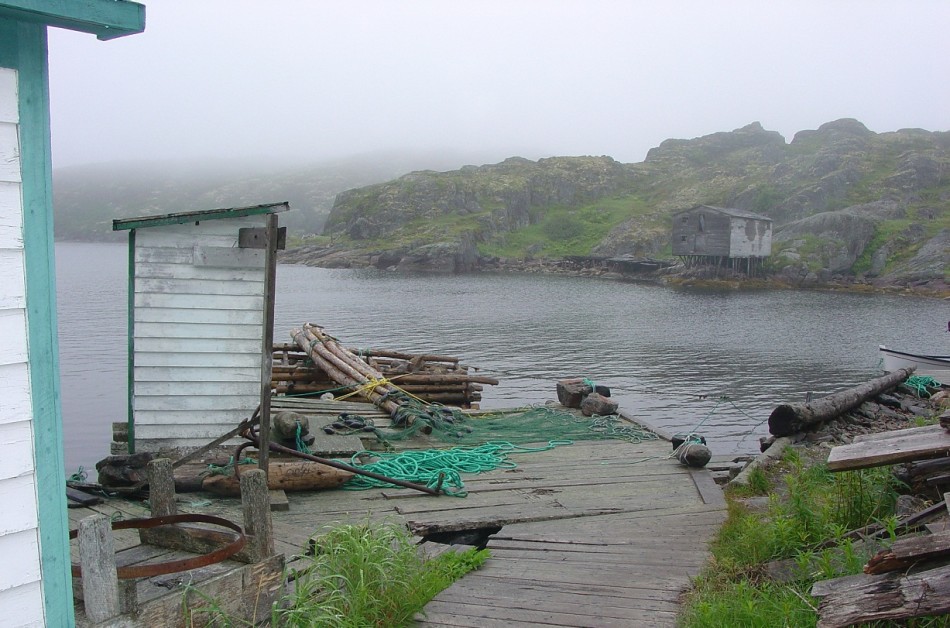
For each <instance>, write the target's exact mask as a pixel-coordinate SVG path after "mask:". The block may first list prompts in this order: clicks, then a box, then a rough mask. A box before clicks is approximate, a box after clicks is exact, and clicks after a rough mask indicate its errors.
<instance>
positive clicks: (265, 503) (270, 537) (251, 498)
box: [241, 469, 274, 562]
mask: <svg viewBox="0 0 950 628" xmlns="http://www.w3.org/2000/svg"><path fill="white" fill-rule="evenodd" d="M241 506H242V508H243V511H244V532H245V534H247V535H248V545H247V551H248V554H249V557H250V558H251V560H252V561H254V562H261V561H263V560H265V559H267V558H269V557H271V556H273V555H274V531H273V526H272V523H271V514H270V494H269V493H268V489H267V475H266V474H265V473H264V471H263V470H261V469H254V470H251V471H245V472H244V473H242V474H241Z"/></svg>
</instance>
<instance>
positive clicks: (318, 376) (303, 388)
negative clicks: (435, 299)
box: [271, 323, 498, 412]
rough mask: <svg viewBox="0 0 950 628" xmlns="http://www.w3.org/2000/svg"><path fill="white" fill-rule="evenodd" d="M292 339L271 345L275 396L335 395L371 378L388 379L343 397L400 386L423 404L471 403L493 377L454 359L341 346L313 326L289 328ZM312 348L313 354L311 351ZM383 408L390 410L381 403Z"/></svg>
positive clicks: (360, 397) (372, 396)
mask: <svg viewBox="0 0 950 628" xmlns="http://www.w3.org/2000/svg"><path fill="white" fill-rule="evenodd" d="M291 336H292V337H293V338H294V339H295V342H294V343H287V344H277V345H275V346H274V365H273V370H272V375H271V385H272V386H273V392H274V394H278V395H315V396H316V395H319V394H320V393H322V392H324V391H332V394H333V396H334V397H336V398H340V397H343V396H344V395H347V394H348V393H350V392H352V391H353V390H356V389H357V388H361V387H365V383H366V382H367V381H371V380H386V381H387V382H388V383H387V384H385V385H383V386H377V387H376V388H375V389H373V390H369V389H367V390H364V391H363V392H361V393H358V394H357V395H354V396H352V397H348V398H347V400H348V401H368V402H371V403H376V405H379V404H378V403H377V402H378V401H379V398H380V397H382V396H384V395H386V393H387V392H390V393H391V392H392V391H395V390H396V389H397V387H398V389H401V390H403V391H405V392H407V393H410V394H412V395H413V396H416V397H418V398H420V399H422V400H423V401H426V402H429V403H441V404H445V405H451V406H458V407H462V408H477V407H478V402H479V401H481V398H482V395H481V393H482V390H483V386H484V385H485V384H488V385H497V384H498V380H497V379H494V378H492V377H482V376H479V375H474V374H471V373H470V372H469V371H470V370H471V369H470V367H468V366H465V365H462V364H460V361H459V358H455V357H450V356H444V355H430V354H412V353H403V352H399V351H389V350H384V349H347V348H344V347H342V346H341V345H340V344H339V343H338V342H337V341H336V340H335V339H333V338H332V337H331V336H329V335H327V334H326V333H325V332H324V331H323V329H322V328H321V327H319V326H317V325H313V324H311V323H307V324H306V325H304V327H303V328H302V329H294V330H293V331H292V332H291ZM314 353H315V355H314ZM380 407H382V408H383V409H385V410H386V411H387V412H391V411H392V409H390V408H386V407H385V404H384V405H381V406H380Z"/></svg>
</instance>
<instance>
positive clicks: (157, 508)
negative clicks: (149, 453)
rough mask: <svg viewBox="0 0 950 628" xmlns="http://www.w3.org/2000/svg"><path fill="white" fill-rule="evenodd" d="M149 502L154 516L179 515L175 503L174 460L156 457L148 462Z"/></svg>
mask: <svg viewBox="0 0 950 628" xmlns="http://www.w3.org/2000/svg"><path fill="white" fill-rule="evenodd" d="M146 469H147V470H146V472H147V476H148V503H149V504H150V505H151V508H152V516H153V517H165V516H168V515H177V514H178V506H177V505H176V504H175V476H174V475H173V472H172V461H171V460H169V459H168V458H156V459H155V460H152V461H150V462H149V463H148V467H147V468H146Z"/></svg>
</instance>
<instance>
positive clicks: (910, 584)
mask: <svg viewBox="0 0 950 628" xmlns="http://www.w3.org/2000/svg"><path fill="white" fill-rule="evenodd" d="M837 580H838V581H843V582H841V584H840V586H835V585H834V583H835V582H836V580H832V581H829V582H825V583H821V584H823V587H824V591H823V592H825V591H827V592H826V593H825V595H824V596H823V599H822V600H821V604H820V605H819V607H818V615H819V620H818V627H819V628H839V627H843V626H851V625H853V624H857V623H861V622H870V621H879V620H894V619H907V618H910V617H923V616H927V615H943V614H946V613H948V612H950V565H948V566H944V567H938V568H937V569H931V570H929V571H924V572H921V573H917V574H913V575H909V576H903V577H902V576H901V575H900V573H898V572H892V573H888V574H884V575H880V576H865V577H864V578H862V579H855V578H854V577H853V576H849V577H847V578H843V579H842V578H839V579H837ZM816 586H817V584H816ZM812 595H814V589H813V593H812Z"/></svg>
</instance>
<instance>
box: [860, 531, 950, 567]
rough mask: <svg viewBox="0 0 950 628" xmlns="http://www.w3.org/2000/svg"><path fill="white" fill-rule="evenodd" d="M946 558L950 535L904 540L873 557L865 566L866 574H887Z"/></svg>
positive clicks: (943, 533)
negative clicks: (918, 563) (927, 561)
mask: <svg viewBox="0 0 950 628" xmlns="http://www.w3.org/2000/svg"><path fill="white" fill-rule="evenodd" d="M944 556H950V533H946V532H942V533H940V534H927V535H923V536H913V537H909V538H902V539H898V540H897V541H894V544H893V545H891V547H889V548H887V549H884V550H881V551H880V552H878V553H877V554H875V555H874V556H872V557H871V559H870V560H869V561H868V563H867V564H866V565H865V566H864V573H868V574H881V573H887V572H889V571H896V570H898V569H904V568H906V567H910V566H911V565H913V564H915V563H917V562H919V561H924V560H930V559H933V558H939V557H944Z"/></svg>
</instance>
